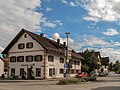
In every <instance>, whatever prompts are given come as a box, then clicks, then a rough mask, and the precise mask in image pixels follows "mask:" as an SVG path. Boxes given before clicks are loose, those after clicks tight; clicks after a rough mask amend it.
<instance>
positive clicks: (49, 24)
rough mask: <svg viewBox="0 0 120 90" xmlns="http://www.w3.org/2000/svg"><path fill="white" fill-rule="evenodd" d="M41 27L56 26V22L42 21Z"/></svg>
mask: <svg viewBox="0 0 120 90" xmlns="http://www.w3.org/2000/svg"><path fill="white" fill-rule="evenodd" d="M43 27H50V28H54V27H56V24H55V23H52V22H49V21H48V22H44V23H43Z"/></svg>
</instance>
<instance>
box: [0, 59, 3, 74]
mask: <svg viewBox="0 0 120 90" xmlns="http://www.w3.org/2000/svg"><path fill="white" fill-rule="evenodd" d="M2 74H4V62H3V61H2V60H1V59H0V76H1V75H2Z"/></svg>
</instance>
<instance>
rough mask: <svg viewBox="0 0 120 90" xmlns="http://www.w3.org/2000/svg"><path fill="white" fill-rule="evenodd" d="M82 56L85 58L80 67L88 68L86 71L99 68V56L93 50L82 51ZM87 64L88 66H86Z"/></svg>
mask: <svg viewBox="0 0 120 90" xmlns="http://www.w3.org/2000/svg"><path fill="white" fill-rule="evenodd" d="M82 56H83V57H84V58H85V60H84V61H83V62H82V65H83V66H82V68H84V69H85V68H87V69H88V68H89V70H88V73H89V72H90V71H93V70H95V69H98V68H100V64H99V63H98V62H99V58H98V57H97V56H96V55H95V51H94V50H88V49H87V50H86V51H84V52H83V53H82ZM86 66H88V67H86Z"/></svg>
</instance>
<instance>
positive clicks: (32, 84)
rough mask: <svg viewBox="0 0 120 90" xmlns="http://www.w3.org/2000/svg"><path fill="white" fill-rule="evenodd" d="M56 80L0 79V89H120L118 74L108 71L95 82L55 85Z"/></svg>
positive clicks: (119, 76) (119, 75)
mask: <svg viewBox="0 0 120 90" xmlns="http://www.w3.org/2000/svg"><path fill="white" fill-rule="evenodd" d="M57 82H58V81H57V80H14V81H4V80H2V81H0V90H120V74H114V73H110V75H109V76H107V77H99V78H98V80H97V81H96V82H87V83H85V84H77V85H56V83H57Z"/></svg>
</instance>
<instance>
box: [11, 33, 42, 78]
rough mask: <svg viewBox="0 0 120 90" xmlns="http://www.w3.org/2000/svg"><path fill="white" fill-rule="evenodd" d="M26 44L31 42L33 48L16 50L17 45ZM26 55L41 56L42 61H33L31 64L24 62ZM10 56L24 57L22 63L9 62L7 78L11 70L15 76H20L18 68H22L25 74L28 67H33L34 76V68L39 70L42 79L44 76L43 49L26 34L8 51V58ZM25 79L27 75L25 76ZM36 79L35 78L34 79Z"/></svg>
mask: <svg viewBox="0 0 120 90" xmlns="http://www.w3.org/2000/svg"><path fill="white" fill-rule="evenodd" d="M25 34H26V35H27V37H26V38H24V35H25ZM28 42H33V48H31V49H27V48H24V49H18V44H19V43H28ZM28 55H32V56H35V55H43V60H42V61H41V62H35V61H34V60H33V62H26V59H25V57H26V56H28ZM11 56H16V57H17V56H24V62H9V67H10V68H9V76H10V75H11V68H15V72H16V73H15V75H16V76H19V75H20V68H24V69H25V71H26V72H27V68H29V67H30V66H33V71H34V75H36V68H41V73H42V75H41V77H40V78H43V77H44V75H43V73H44V67H43V65H44V48H43V47H42V46H41V45H40V44H39V43H38V42H36V41H35V40H34V39H32V37H31V36H29V35H28V34H27V33H24V34H23V35H22V36H21V37H20V38H19V40H18V41H17V42H16V43H15V44H14V45H13V47H12V48H11V49H10V50H9V57H11ZM26 77H27V75H26ZM36 78H37V77H36Z"/></svg>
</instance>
